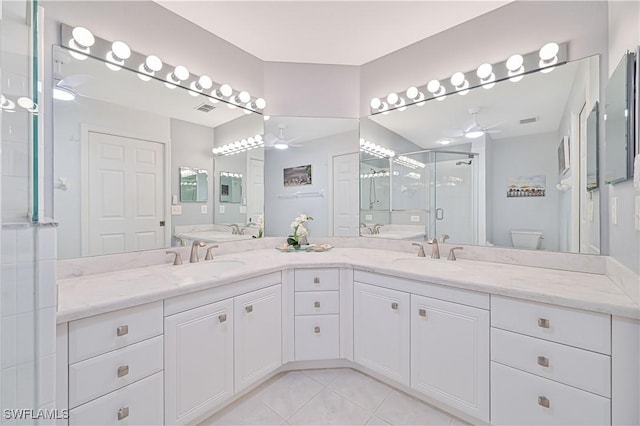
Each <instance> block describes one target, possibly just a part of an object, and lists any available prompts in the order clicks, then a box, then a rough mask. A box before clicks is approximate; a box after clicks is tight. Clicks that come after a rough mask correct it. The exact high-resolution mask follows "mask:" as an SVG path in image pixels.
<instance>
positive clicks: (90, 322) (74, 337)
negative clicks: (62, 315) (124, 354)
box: [69, 301, 163, 364]
mask: <svg viewBox="0 0 640 426" xmlns="http://www.w3.org/2000/svg"><path fill="white" fill-rule="evenodd" d="M162 323H163V318H162V302H161V301H160V302H154V303H149V304H146V305H141V306H136V307H133V308H128V309H122V310H119V311H115V312H109V313H106V314H102V315H96V316H93V317H89V318H83V319H81V320H77V321H71V322H70V323H69V363H70V364H72V363H74V362H78V361H82V360H85V359H87V358H91V357H93V356H96V355H101V354H103V353H106V352H109V351H112V350H114V349H118V348H122V347H124V346H127V345H130V344H132V343H136V342H140V341H142V340H145V339H148V338H150V337H154V336H159V335H161V334H162V330H163V328H162Z"/></svg>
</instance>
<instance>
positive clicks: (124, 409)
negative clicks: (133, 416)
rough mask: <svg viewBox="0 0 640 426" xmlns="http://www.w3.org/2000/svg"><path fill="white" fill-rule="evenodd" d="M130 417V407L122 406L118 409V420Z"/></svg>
mask: <svg viewBox="0 0 640 426" xmlns="http://www.w3.org/2000/svg"><path fill="white" fill-rule="evenodd" d="M127 417H129V407H122V408H121V409H119V410H118V421H120V420H122V419H126V418H127Z"/></svg>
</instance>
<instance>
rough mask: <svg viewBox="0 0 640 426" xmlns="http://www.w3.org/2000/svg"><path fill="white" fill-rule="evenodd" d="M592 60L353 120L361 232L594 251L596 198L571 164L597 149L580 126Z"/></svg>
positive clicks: (593, 90)
mask: <svg viewBox="0 0 640 426" xmlns="http://www.w3.org/2000/svg"><path fill="white" fill-rule="evenodd" d="M598 66H599V59H598V57H597V56H594V57H590V58H586V59H582V60H578V61H574V62H569V63H567V64H563V65H559V66H556V67H554V69H553V70H552V71H551V72H546V73H542V72H535V73H531V74H527V75H525V76H524V77H523V78H522V79H519V80H518V81H510V80H504V81H500V82H497V83H496V84H495V85H486V86H485V87H478V88H475V89H472V90H470V91H469V92H468V93H465V94H464V95H461V94H458V93H451V94H448V95H447V96H446V98H445V99H442V100H429V101H427V102H423V103H422V105H420V104H416V105H412V106H409V107H408V108H403V110H393V111H389V112H388V113H384V114H375V115H372V116H370V117H368V118H366V119H362V120H361V124H360V153H361V161H360V166H361V170H360V177H361V183H360V185H361V191H362V192H361V200H360V227H361V235H363V236H368V237H374V238H401V239H407V240H420V241H424V240H425V239H427V238H438V239H439V240H440V241H442V240H443V239H444V240H446V241H447V242H449V243H461V244H479V245H495V246H502V247H517V248H529V249H537V250H550V251H569V252H584V253H598V252H599V230H600V224H599V215H598V212H599V194H598V190H597V189H594V190H592V191H591V193H587V191H586V185H585V184H584V182H586V177H587V167H586V164H584V165H582V164H581V163H580V158H581V156H582V157H588V158H589V162H590V163H589V164H591V161H596V156H597V150H596V151H594V150H593V149H591V150H589V148H588V146H590V145H588V144H589V140H588V138H587V137H586V135H584V133H586V132H580V131H579V129H580V128H581V126H583V125H584V126H585V127H586V121H587V114H588V112H589V111H590V110H591V108H592V106H593V105H594V104H595V102H596V101H597V98H596V96H597V94H598ZM583 123H584V124H583ZM565 138H566V140H567V141H568V143H569V145H568V151H569V157H568V158H569V161H568V162H567V164H566V167H563V169H566V170H564V171H563V173H562V174H560V172H559V167H558V152H557V149H558V141H560V140H563V139H565ZM581 153H583V154H581ZM383 165H387V168H385V167H384V166H383ZM567 167H568V168H567ZM376 172H378V173H380V174H379V176H380V177H375V178H374V177H372V176H374V175H375V174H376ZM383 174H384V177H383ZM387 175H388V176H387ZM385 179H388V183H386V184H385V185H388V187H389V193H388V195H387V194H386V193H385V192H384V188H385V186H384V185H383V184H382V183H383V182H385ZM372 180H377V181H379V182H380V184H378V185H376V184H375V183H372V182H371V181H372ZM387 197H388V205H386V204H385V203H387ZM576 199H580V203H576V202H574V201H572V200H576Z"/></svg>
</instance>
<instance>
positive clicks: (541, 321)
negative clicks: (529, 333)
mask: <svg viewBox="0 0 640 426" xmlns="http://www.w3.org/2000/svg"><path fill="white" fill-rule="evenodd" d="M538 327H541V328H549V320H548V319H546V318H538Z"/></svg>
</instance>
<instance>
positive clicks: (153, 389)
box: [69, 373, 164, 426]
mask: <svg viewBox="0 0 640 426" xmlns="http://www.w3.org/2000/svg"><path fill="white" fill-rule="evenodd" d="M162 381H163V380H162V373H156V374H154V375H153V376H151V377H147V378H146V379H143V380H140V381H138V382H135V383H132V384H131V385H129V386H126V387H124V388H122V389H119V390H117V391H115V392H111V393H110V394H108V395H105V396H103V397H101V398H98V399H96V400H93V401H91V402H88V403H86V404H84V405H81V406H80V407H76V408H74V409H72V410H71V411H70V412H69V425H71V426H74V425H161V424H163V422H164V417H163V413H164V410H163V409H162V404H163V392H162ZM119 418H120V419H119Z"/></svg>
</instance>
